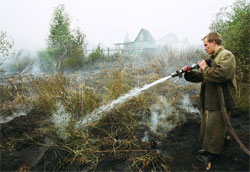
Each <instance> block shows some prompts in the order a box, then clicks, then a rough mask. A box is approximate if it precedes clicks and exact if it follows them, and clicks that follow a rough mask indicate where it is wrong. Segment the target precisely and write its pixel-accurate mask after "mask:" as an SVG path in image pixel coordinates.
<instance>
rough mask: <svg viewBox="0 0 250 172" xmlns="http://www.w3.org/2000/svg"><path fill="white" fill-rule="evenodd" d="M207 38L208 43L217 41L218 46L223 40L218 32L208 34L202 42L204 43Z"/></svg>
mask: <svg viewBox="0 0 250 172" xmlns="http://www.w3.org/2000/svg"><path fill="white" fill-rule="evenodd" d="M206 38H207V41H208V42H213V41H215V43H216V44H217V45H221V42H222V39H221V36H220V34H219V33H217V32H210V33H209V34H207V35H206V36H205V37H204V38H202V39H201V40H202V41H204V40H205V39H206Z"/></svg>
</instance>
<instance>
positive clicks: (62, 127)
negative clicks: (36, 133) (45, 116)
mask: <svg viewBox="0 0 250 172" xmlns="http://www.w3.org/2000/svg"><path fill="white" fill-rule="evenodd" d="M70 118H71V115H70V114H68V113H67V112H66V111H65V108H64V106H63V105H62V104H60V103H58V104H57V111H56V112H55V113H54V114H53V115H52V117H51V122H52V123H53V124H54V126H55V127H56V129H57V130H56V131H57V134H58V136H59V137H60V138H62V139H67V137H68V135H67V133H68V132H67V131H66V127H67V126H68V124H69V122H70Z"/></svg>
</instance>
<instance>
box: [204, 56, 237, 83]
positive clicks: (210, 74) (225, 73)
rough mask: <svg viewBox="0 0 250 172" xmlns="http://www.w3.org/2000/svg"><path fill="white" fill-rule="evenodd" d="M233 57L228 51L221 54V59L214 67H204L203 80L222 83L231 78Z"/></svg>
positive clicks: (233, 65) (233, 69) (234, 63)
mask: <svg viewBox="0 0 250 172" xmlns="http://www.w3.org/2000/svg"><path fill="white" fill-rule="evenodd" d="M235 65H236V62H235V58H234V55H233V54H232V53H230V52H227V53H225V54H223V55H222V57H221V59H220V60H219V61H218V62H217V64H216V66H214V67H210V66H209V67H206V68H205V69H204V70H203V71H202V74H203V78H204V79H205V80H208V81H211V82H215V83H222V82H226V81H228V80H231V79H232V77H233V75H234V71H235Z"/></svg>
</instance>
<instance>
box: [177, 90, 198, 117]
mask: <svg viewBox="0 0 250 172" xmlns="http://www.w3.org/2000/svg"><path fill="white" fill-rule="evenodd" d="M181 104H182V108H183V109H184V110H186V111H187V112H189V113H196V114H197V113H200V111H199V109H198V108H197V107H194V106H193V104H192V102H191V100H190V98H189V95H188V94H186V95H184V96H183V98H182V101H181Z"/></svg>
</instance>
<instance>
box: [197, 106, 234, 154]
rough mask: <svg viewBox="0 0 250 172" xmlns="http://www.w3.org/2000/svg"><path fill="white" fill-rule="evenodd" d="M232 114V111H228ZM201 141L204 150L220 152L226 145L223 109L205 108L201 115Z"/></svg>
mask: <svg viewBox="0 0 250 172" xmlns="http://www.w3.org/2000/svg"><path fill="white" fill-rule="evenodd" d="M228 114H229V116H230V113H228ZM200 132H201V133H200V136H201V142H202V147H203V149H204V150H206V151H208V152H211V153H216V154H220V153H222V151H223V147H224V137H225V132H226V124H225V123H224V120H223V117H222V114H221V111H208V110H204V112H203V114H202V117H201V131H200Z"/></svg>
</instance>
